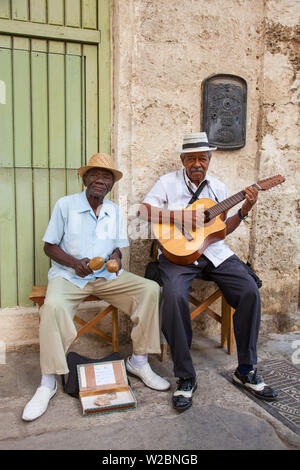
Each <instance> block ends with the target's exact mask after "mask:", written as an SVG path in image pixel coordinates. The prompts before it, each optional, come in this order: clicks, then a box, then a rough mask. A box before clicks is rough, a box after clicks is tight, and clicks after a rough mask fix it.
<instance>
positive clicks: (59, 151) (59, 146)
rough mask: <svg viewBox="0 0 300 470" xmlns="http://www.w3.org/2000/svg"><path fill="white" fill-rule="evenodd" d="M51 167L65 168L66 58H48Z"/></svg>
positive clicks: (55, 56) (57, 56) (51, 55)
mask: <svg viewBox="0 0 300 470" xmlns="http://www.w3.org/2000/svg"><path fill="white" fill-rule="evenodd" d="M48 83H49V167H50V168H65V150H66V149H65V146H66V139H65V57H64V56H63V55H60V54H49V56H48Z"/></svg>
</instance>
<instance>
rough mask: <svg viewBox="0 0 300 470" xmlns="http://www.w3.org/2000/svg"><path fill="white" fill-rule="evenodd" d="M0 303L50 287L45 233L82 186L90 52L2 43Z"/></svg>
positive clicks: (16, 300)
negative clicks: (64, 199)
mask: <svg viewBox="0 0 300 470" xmlns="http://www.w3.org/2000/svg"><path fill="white" fill-rule="evenodd" d="M0 71H1V72H0V75H1V80H2V83H5V84H6V90H5V100H4V101H5V104H3V105H2V107H1V113H0V129H1V131H0V132H1V134H0V135H1V149H0V152H1V168H0V200H1V205H0V221H1V229H0V252H1V306H2V307H4V306H13V305H26V304H28V293H29V292H30V290H31V287H32V285H33V284H46V283H47V271H48V269H49V259H48V258H47V257H46V256H45V255H44V252H43V242H42V237H43V234H44V232H45V228H46V226H47V224H48V221H49V216H50V213H51V210H52V208H53V206H54V204H55V202H56V201H57V199H58V198H59V197H61V196H64V195H66V194H70V193H74V192H77V191H80V190H81V181H80V179H79V177H78V176H77V169H78V168H79V167H80V166H81V165H82V164H83V163H85V161H86V132H85V131H86V125H85V124H86V118H85V89H86V86H85V76H86V74H85V57H84V56H76V55H69V54H66V55H63V54H51V53H45V52H40V51H39V52H35V51H26V50H18V49H5V48H0Z"/></svg>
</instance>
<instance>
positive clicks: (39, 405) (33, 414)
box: [22, 381, 57, 421]
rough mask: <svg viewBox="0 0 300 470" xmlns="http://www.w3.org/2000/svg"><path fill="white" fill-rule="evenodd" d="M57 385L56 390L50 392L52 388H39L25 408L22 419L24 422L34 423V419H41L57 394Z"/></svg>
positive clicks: (42, 386)
mask: <svg viewBox="0 0 300 470" xmlns="http://www.w3.org/2000/svg"><path fill="white" fill-rule="evenodd" d="M56 391H57V383H56V381H55V388H54V389H53V390H50V388H48V387H45V386H44V385H41V386H40V387H38V389H37V391H36V392H35V394H34V395H33V397H32V398H31V400H30V401H29V402H28V403H27V405H26V406H25V408H24V411H23V415H22V419H24V421H33V420H34V419H37V418H39V417H40V416H42V414H44V413H45V411H46V410H47V408H48V404H49V401H50V399H51V398H52V397H53V396H54V395H55V394H56Z"/></svg>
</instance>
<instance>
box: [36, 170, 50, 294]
mask: <svg viewBox="0 0 300 470" xmlns="http://www.w3.org/2000/svg"><path fill="white" fill-rule="evenodd" d="M33 178H34V184H33V207H34V251H35V284H36V285H45V284H47V279H48V270H49V267H50V261H49V258H48V257H47V256H46V255H45V253H44V242H43V240H42V239H43V236H44V234H45V231H46V228H47V226H48V223H49V218H50V213H49V207H50V204H49V171H48V170H46V169H35V170H33Z"/></svg>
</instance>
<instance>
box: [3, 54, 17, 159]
mask: <svg viewBox="0 0 300 470" xmlns="http://www.w3.org/2000/svg"><path fill="white" fill-rule="evenodd" d="M0 80H1V81H2V82H3V83H4V85H3V88H4V89H5V97H4V101H5V104H0V110H1V112H0V166H2V167H13V161H14V156H13V97H12V57H11V51H10V50H9V49H0Z"/></svg>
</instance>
